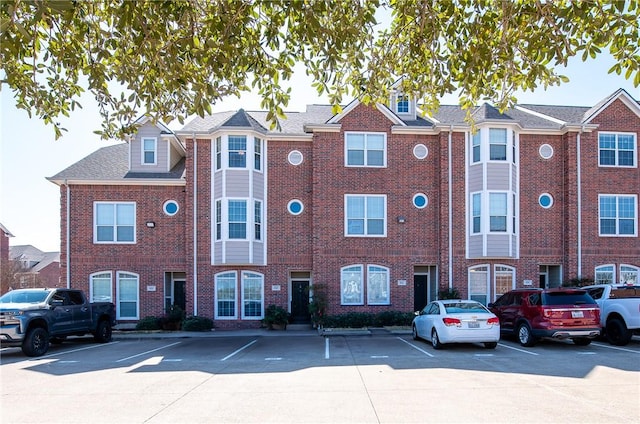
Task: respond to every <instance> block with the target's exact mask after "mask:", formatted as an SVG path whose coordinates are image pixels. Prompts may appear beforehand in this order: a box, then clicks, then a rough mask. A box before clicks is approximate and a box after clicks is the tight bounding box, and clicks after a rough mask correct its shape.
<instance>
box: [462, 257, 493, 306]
mask: <svg viewBox="0 0 640 424" xmlns="http://www.w3.org/2000/svg"><path fill="white" fill-rule="evenodd" d="M480 268H484V271H483V272H485V273H486V274H487V275H486V278H485V280H486V281H485V292H484V296H485V302H484V304H485V305H487V304H488V303H489V296H490V293H491V292H490V281H491V267H490V266H489V264H479V265H474V266H471V267H469V268H468V270H467V298H468V299H469V300H472V299H471V296H472V295H480V294H482V293H472V292H471V273H472V272H473V271H474V270H476V269H480Z"/></svg>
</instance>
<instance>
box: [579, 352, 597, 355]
mask: <svg viewBox="0 0 640 424" xmlns="http://www.w3.org/2000/svg"><path fill="white" fill-rule="evenodd" d="M578 355H597V353H595V352H578Z"/></svg>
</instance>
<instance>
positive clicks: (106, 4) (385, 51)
mask: <svg viewBox="0 0 640 424" xmlns="http://www.w3.org/2000/svg"><path fill="white" fill-rule="evenodd" d="M0 5H1V6H0V7H1V10H0V19H1V20H0V60H1V62H0V67H1V70H2V72H1V74H0V89H4V90H6V89H9V90H11V91H12V93H13V95H14V97H15V104H16V106H17V107H18V108H22V109H25V110H27V111H28V112H29V114H30V115H31V114H33V115H36V116H38V117H39V118H41V119H43V120H44V122H46V123H48V124H52V125H53V127H54V129H55V132H56V136H57V137H58V136H60V135H61V130H63V128H61V126H60V124H59V123H57V119H58V117H59V116H61V115H62V116H69V115H70V114H72V113H73V111H74V109H75V108H76V107H80V104H79V102H78V100H79V96H80V95H81V93H82V92H83V91H84V90H85V89H88V90H89V91H90V92H91V93H92V95H93V96H94V97H95V98H96V100H97V101H98V103H99V105H100V113H101V115H102V119H103V124H102V130H101V131H97V132H98V133H100V134H101V135H102V136H103V137H105V138H106V137H120V136H122V135H124V134H125V133H127V132H129V131H131V126H130V125H131V122H132V120H133V119H135V117H137V116H138V115H139V114H140V113H143V112H144V113H149V114H150V115H151V116H152V118H154V119H158V120H162V121H165V122H170V121H171V120H173V119H178V120H180V122H183V120H184V118H185V117H186V116H188V115H191V114H198V115H204V114H206V113H208V112H210V110H211V105H212V104H215V103H217V102H219V101H220V100H222V99H223V98H225V97H227V96H230V95H240V94H241V93H242V92H243V91H248V90H251V89H256V90H257V91H258V92H259V94H260V95H261V97H262V107H263V108H265V109H267V110H269V111H270V115H269V119H271V120H272V122H275V119H276V117H277V116H281V115H283V108H284V107H286V105H287V103H288V101H289V99H290V96H291V91H290V89H289V88H286V81H288V80H289V79H290V78H291V76H292V74H293V70H294V69H293V68H294V66H295V65H296V63H301V64H303V65H304V66H305V68H306V70H307V73H308V74H309V75H310V76H311V77H312V79H313V81H314V82H313V86H314V87H315V89H316V90H317V92H318V93H319V94H323V93H327V94H328V97H329V99H330V101H331V103H332V104H334V105H335V106H336V108H338V105H339V104H340V103H341V102H342V101H343V98H345V97H346V96H349V97H355V98H359V99H361V100H362V101H363V102H365V103H368V102H374V101H384V100H385V99H386V98H388V90H389V88H390V86H391V84H392V83H393V82H394V81H396V80H397V78H398V77H400V76H406V77H407V78H405V79H404V82H403V89H404V90H405V91H406V92H408V93H412V94H413V95H414V96H416V97H418V98H420V99H422V102H423V103H424V107H425V109H426V110H427V111H430V110H434V109H436V108H437V107H438V105H439V103H438V100H439V99H440V98H441V97H442V96H443V95H444V94H447V93H451V92H454V91H456V90H458V92H459V94H460V98H461V105H462V106H464V107H470V106H473V105H475V104H476V103H478V102H479V101H483V100H489V101H492V102H493V103H495V104H496V105H497V106H498V107H500V108H505V107H507V106H509V105H511V104H513V103H514V102H515V100H516V99H515V98H514V96H513V93H514V92H515V91H517V90H523V91H526V90H533V89H534V88H536V87H537V86H540V85H542V86H548V85H555V84H559V83H561V82H562V81H564V80H565V78H564V77H563V76H561V75H559V74H557V73H556V71H555V70H554V67H555V66H556V65H559V64H566V63H567V60H568V59H569V58H570V57H572V56H575V55H580V56H581V57H582V59H583V60H586V59H587V58H589V57H592V58H593V57H596V56H597V55H598V54H599V53H601V52H602V51H603V50H608V51H609V52H610V53H611V55H612V56H613V57H614V59H615V60H616V63H615V65H614V66H613V67H612V68H611V69H610V71H609V72H615V73H617V74H622V75H624V77H625V78H627V79H631V78H632V79H633V83H634V85H636V86H637V85H639V84H640V70H639V69H640V50H639V47H638V40H639V39H640V32H639V25H640V24H639V12H640V5H639V3H638V2H637V1H636V0H628V1H613V2H609V1H598V0H594V1H584V2H576V1H564V0H546V1H543V0H530V1H529V0H520V1H517V0H502V1H499V0H457V1H451V2H445V1H435V0H434V1H428V0H405V1H403V0H386V1H383V0H370V1H367V0H332V1H323V0H317V1H311V0H309V1H293V0H268V1H257V0H256V1H248V0H245V1H241V0H217V1H214V0H175V1H158V0H155V1H125V0H100V1H79V0H75V1H72V0H32V1H25V0H2V1H1V2H0ZM383 14H387V15H388V16H390V22H391V24H390V25H389V26H388V27H387V28H383V27H382V25H380V24H378V22H377V20H378V17H380V16H381V15H383Z"/></svg>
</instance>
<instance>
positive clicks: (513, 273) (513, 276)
mask: <svg viewBox="0 0 640 424" xmlns="http://www.w3.org/2000/svg"><path fill="white" fill-rule="evenodd" d="M498 267H502V268H507V269H509V271H510V272H511V288H510V289H509V290H507V292H509V291H511V290H513V289H515V288H516V269H515V268H514V267H512V266H509V265H504V264H494V265H493V276H492V280H493V301H495V300H496V299H497V297H498V292H497V284H496V276H497V275H498ZM500 272H501V273H502V272H505V271H500ZM503 294H504V293H500V295H503Z"/></svg>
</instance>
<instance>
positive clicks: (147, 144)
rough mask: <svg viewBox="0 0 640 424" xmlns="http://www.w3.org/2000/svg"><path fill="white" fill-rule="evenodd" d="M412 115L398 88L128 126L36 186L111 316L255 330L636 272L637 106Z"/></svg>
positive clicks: (620, 98)
mask: <svg viewBox="0 0 640 424" xmlns="http://www.w3.org/2000/svg"><path fill="white" fill-rule="evenodd" d="M465 113H466V112H465V111H463V110H461V109H460V108H459V107H458V106H442V107H441V108H440V111H439V112H438V114H437V115H436V116H433V117H431V116H424V117H423V116H422V115H421V114H420V113H419V111H417V108H416V105H415V103H414V102H412V101H411V99H410V98H408V97H407V96H405V95H403V93H399V92H396V93H394V94H393V96H392V98H391V99H390V101H389V104H387V105H382V104H380V105H375V106H365V105H363V104H360V103H359V102H358V101H354V102H352V103H351V104H349V105H347V106H346V107H344V108H343V111H342V112H341V113H340V114H338V115H333V114H332V113H331V107H330V106H320V105H311V106H308V108H307V110H306V111H305V112H300V113H288V114H287V119H283V120H281V121H280V122H279V124H280V125H279V127H278V129H276V130H269V128H270V126H269V123H268V122H267V121H266V112H247V111H244V110H239V111H234V112H224V113H217V114H214V115H211V116H207V117H205V118H196V119H195V120H193V121H192V122H190V123H188V124H187V125H186V126H185V127H184V128H183V129H181V130H180V131H176V132H173V131H170V130H169V129H168V128H166V127H164V126H162V125H159V124H153V123H152V122H150V121H148V120H147V119H141V120H140V121H139V122H138V132H137V133H136V134H135V136H133V137H132V138H131V139H130V140H128V141H127V142H126V143H122V144H119V145H115V146H110V147H105V148H103V149H100V150H98V151H97V152H95V153H93V154H92V155H90V156H88V157H87V158H85V159H83V160H81V161H79V162H77V163H75V164H74V165H72V166H70V167H69V168H67V169H65V170H63V171H61V172H60V173H58V174H57V175H55V176H53V177H51V178H50V180H51V181H52V182H53V183H55V184H58V185H59V186H60V194H61V231H62V244H61V267H62V270H63V271H62V273H63V276H64V277H65V280H68V281H69V284H70V285H71V286H72V287H78V288H82V289H85V290H86V291H87V292H88V293H89V294H90V297H91V298H92V299H93V300H106V299H110V300H112V301H114V303H116V306H117V314H118V320H119V321H121V322H123V321H124V322H135V321H137V320H138V319H140V318H143V317H145V316H148V315H161V314H162V313H163V311H164V310H165V308H166V307H167V306H169V305H172V304H177V305H180V306H183V307H184V308H185V310H186V311H187V314H189V315H191V314H194V315H200V316H207V317H210V318H213V319H214V322H215V325H216V327H218V328H236V327H256V326H258V325H259V324H260V319H261V318H262V316H263V313H264V308H265V307H266V306H267V305H269V304H277V305H280V306H283V307H285V308H287V309H288V310H289V311H290V312H291V313H292V316H293V318H294V319H295V320H297V321H300V322H304V321H305V320H308V319H309V316H308V310H307V305H308V303H309V288H310V287H314V286H315V287H321V288H322V290H323V291H324V292H325V295H326V296H327V298H328V310H327V313H329V314H338V313H344V312H349V311H361V312H381V311H386V310H397V311H412V310H416V309H418V308H421V307H422V306H424V304H426V302H427V301H429V300H432V299H435V298H436V297H437V296H438V294H439V292H441V291H443V290H448V289H451V288H454V289H456V290H457V291H458V292H459V293H460V295H461V296H462V297H464V298H471V299H477V300H480V301H482V302H483V303H488V302H491V301H493V300H494V299H495V298H496V297H497V296H499V295H500V294H501V293H503V292H505V291H507V290H509V289H511V288H513V287H523V286H543V287H556V286H560V285H561V284H562V283H563V282H566V281H569V280H571V279H574V278H590V279H595V280H597V281H637V280H638V275H639V274H640V241H639V239H638V196H639V194H640V169H639V168H638V136H639V134H640V104H639V103H638V101H637V100H635V99H633V98H632V97H631V96H630V95H629V94H628V93H627V92H625V91H624V90H618V91H616V92H615V93H612V94H611V95H610V96H609V97H607V98H606V99H603V100H602V101H601V102H599V103H598V104H597V105H594V106H593V107H574V106H543V105H519V106H516V107H514V108H512V109H510V110H507V111H505V112H504V113H499V111H498V110H496V109H495V108H493V107H492V106H490V105H488V104H485V105H482V106H480V107H478V108H477V109H476V110H474V111H473V119H474V123H475V127H474V128H473V130H474V131H475V132H473V133H472V132H471V131H472V128H471V126H470V125H469V123H468V122H466V120H465Z"/></svg>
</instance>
